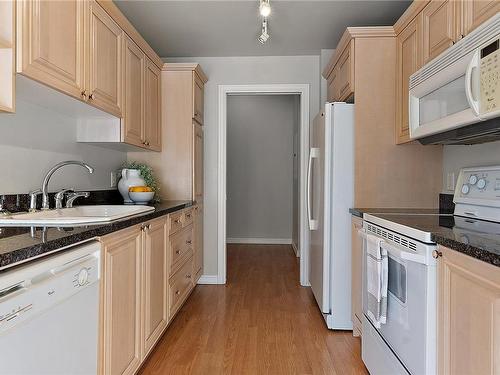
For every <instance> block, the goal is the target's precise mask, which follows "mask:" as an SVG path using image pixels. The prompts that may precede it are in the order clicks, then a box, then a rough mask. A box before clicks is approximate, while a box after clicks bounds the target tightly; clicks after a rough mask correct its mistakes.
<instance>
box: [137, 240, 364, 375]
mask: <svg viewBox="0 0 500 375" xmlns="http://www.w3.org/2000/svg"><path fill="white" fill-rule="evenodd" d="M227 264H228V269H227V271H228V273H227V279H228V282H227V284H226V285H198V286H197V287H196V288H195V290H194V291H193V293H192V295H191V296H190V298H189V300H188V301H187V303H186V304H185V305H184V307H183V308H182V310H181V311H180V312H179V314H178V315H177V317H176V318H175V320H174V321H173V322H172V323H171V325H170V327H169V328H168V329H167V331H166V333H165V335H164V336H163V338H162V339H161V341H160V342H159V343H158V345H157V347H156V349H155V350H154V352H153V353H152V354H151V355H150V357H149V359H148V360H147V362H146V363H145V365H144V366H143V368H142V370H141V373H142V374H144V375H146V374H338V375H340V374H368V372H367V370H366V368H365V367H364V365H363V362H362V361H361V348H360V340H359V339H358V338H354V337H352V333H351V332H347V331H346V332H333V331H329V330H328V329H326V326H325V323H324V321H323V318H322V316H321V314H320V312H319V309H318V307H317V305H316V303H315V301H314V297H313V295H312V292H311V290H310V288H303V287H301V286H300V285H299V263H298V258H296V257H295V255H294V254H293V250H292V248H291V247H290V246H288V245H228V249H227Z"/></svg>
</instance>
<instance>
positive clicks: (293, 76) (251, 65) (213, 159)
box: [166, 42, 320, 275]
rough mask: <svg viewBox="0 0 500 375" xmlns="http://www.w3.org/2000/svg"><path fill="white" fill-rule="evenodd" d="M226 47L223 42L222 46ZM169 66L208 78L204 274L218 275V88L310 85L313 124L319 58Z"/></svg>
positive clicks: (205, 59)
mask: <svg viewBox="0 0 500 375" xmlns="http://www.w3.org/2000/svg"><path fill="white" fill-rule="evenodd" d="M221 43H223V42H221ZM166 61H167V62H198V63H199V64H200V65H201V66H202V68H203V70H204V71H205V73H206V74H207V76H208V82H207V84H206V85H205V113H204V115H205V119H204V123H205V124H204V127H205V129H204V136H205V153H204V157H205V160H204V162H205V181H204V182H205V197H204V203H203V204H204V208H205V210H204V213H205V216H204V219H205V227H204V229H205V234H204V249H205V257H204V274H205V275H216V274H217V204H218V202H217V163H218V160H217V151H218V146H219V145H218V138H217V118H218V103H217V101H218V98H217V90H218V86H219V85H229V84H235V85H236V84H273V83H275V84H277V83H282V84H309V88H310V90H309V93H310V94H309V99H310V108H309V113H310V118H311V121H312V119H313V118H314V116H315V115H316V114H317V112H318V110H319V93H320V72H319V56H261V57H251V56H250V57H249V56H243V57H190V58H175V59H166Z"/></svg>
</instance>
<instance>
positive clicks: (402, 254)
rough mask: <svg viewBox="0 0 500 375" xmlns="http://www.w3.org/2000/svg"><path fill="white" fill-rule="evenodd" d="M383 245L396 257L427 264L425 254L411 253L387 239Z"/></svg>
mask: <svg viewBox="0 0 500 375" xmlns="http://www.w3.org/2000/svg"><path fill="white" fill-rule="evenodd" d="M381 246H382V248H384V249H385V250H387V252H388V253H389V254H390V255H392V256H393V257H395V258H399V259H403V260H407V261H409V262H414V263H420V264H427V259H426V257H425V255H422V254H414V253H411V252H409V251H406V250H403V249H400V248H399V247H397V246H394V245H392V244H390V243H387V242H385V241H382V243H381Z"/></svg>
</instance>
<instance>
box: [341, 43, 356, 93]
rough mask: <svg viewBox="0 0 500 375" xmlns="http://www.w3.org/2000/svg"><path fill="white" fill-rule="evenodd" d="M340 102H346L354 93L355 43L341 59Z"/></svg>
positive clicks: (349, 45) (347, 48) (348, 47)
mask: <svg viewBox="0 0 500 375" xmlns="http://www.w3.org/2000/svg"><path fill="white" fill-rule="evenodd" d="M337 65H338V100H340V101H345V100H346V99H348V98H349V97H350V96H351V95H352V94H353V93H354V41H352V40H351V42H350V43H349V44H348V45H347V47H346V48H345V50H344V52H342V55H340V57H339V61H338V62H337Z"/></svg>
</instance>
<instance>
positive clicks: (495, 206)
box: [453, 166, 500, 222]
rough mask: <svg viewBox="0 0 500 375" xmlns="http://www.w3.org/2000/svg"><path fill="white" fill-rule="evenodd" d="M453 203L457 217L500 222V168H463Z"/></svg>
mask: <svg viewBox="0 0 500 375" xmlns="http://www.w3.org/2000/svg"><path fill="white" fill-rule="evenodd" d="M453 202H455V215H459V216H465V217H474V218H477V219H484V220H490V221H495V222H500V166H489V167H473V168H462V170H460V174H459V176H458V181H457V186H456V187H455V195H454V197H453Z"/></svg>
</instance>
